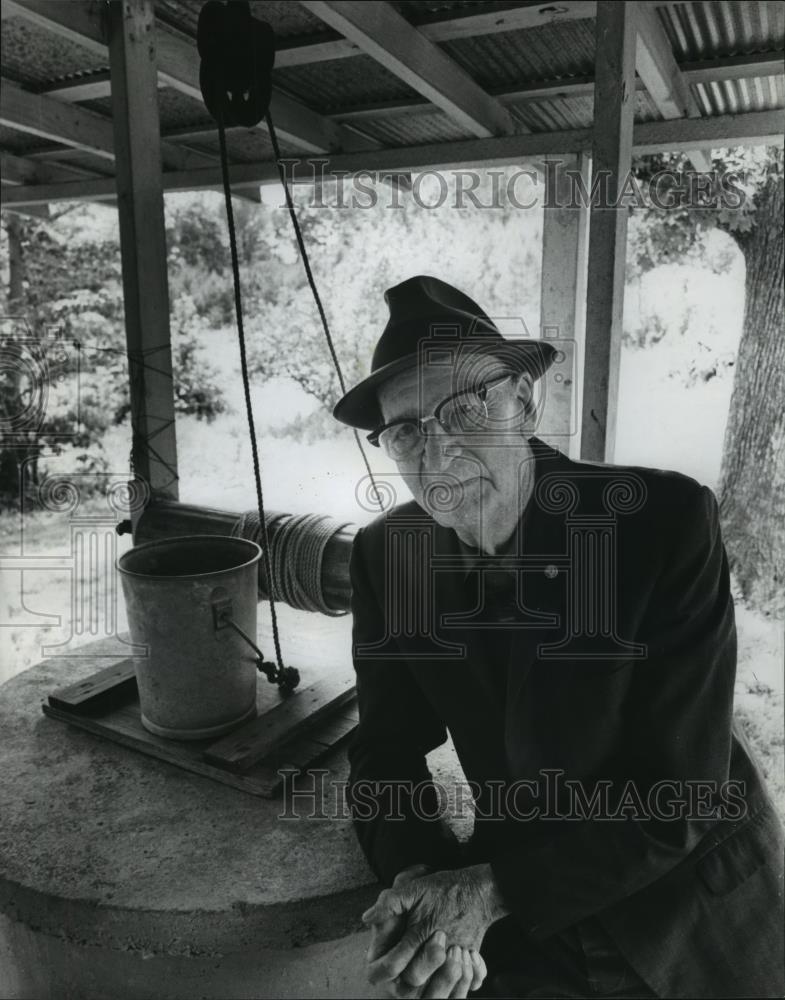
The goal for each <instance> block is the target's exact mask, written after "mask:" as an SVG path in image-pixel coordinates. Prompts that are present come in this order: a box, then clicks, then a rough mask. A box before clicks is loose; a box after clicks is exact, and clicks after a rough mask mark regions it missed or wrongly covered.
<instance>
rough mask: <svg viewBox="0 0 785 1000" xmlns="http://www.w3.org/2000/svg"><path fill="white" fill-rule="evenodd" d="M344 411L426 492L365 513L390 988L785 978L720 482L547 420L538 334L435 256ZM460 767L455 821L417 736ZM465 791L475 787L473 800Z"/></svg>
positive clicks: (411, 992) (777, 992) (368, 700)
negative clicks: (718, 496) (613, 457)
mask: <svg viewBox="0 0 785 1000" xmlns="http://www.w3.org/2000/svg"><path fill="white" fill-rule="evenodd" d="M385 298H386V301H387V303H388V305H389V308H390V319H389V322H388V324H387V326H386V328H385V330H384V332H383V334H382V336H381V338H380V340H379V342H378V345H377V348H376V351H375V353H374V357H373V362H372V372H371V375H370V377H369V378H367V379H365V380H364V381H363V382H361V383H360V384H359V385H357V386H355V387H354V388H353V389H352V390H351V391H350V392H348V393H347V394H346V395H345V396H344V397H343V399H341V400H340V402H339V403H338V405H337V406H336V408H335V416H336V418H337V419H339V420H341V421H343V422H345V423H347V424H349V425H351V426H353V427H357V428H362V429H364V430H366V431H370V435H369V440H370V441H371V443H372V444H375V445H378V446H379V447H381V448H383V449H384V450H385V451H386V453H387V454H388V455H389V456H390V457H391V458H392V459H393V460H394V461H395V463H396V464H397V467H398V470H399V473H400V476H401V478H402V480H403V481H404V482H405V484H406V486H407V487H408V488H409V490H410V491H411V493H412V495H413V497H414V500H413V501H412V502H409V503H405V504H402V505H399V506H397V507H395V508H393V509H391V510H388V511H387V512H386V513H384V514H383V515H381V516H379V517H378V518H377V519H376V520H375V521H374V522H372V523H371V524H370V525H368V526H367V527H365V528H363V529H361V530H360V532H359V533H358V535H357V538H356V541H355V544H354V549H353V554H352V561H351V577H352V588H353V601H352V612H353V616H354V632H353V641H354V648H353V652H354V664H355V669H356V674H357V690H358V696H359V705H360V724H359V726H358V729H357V731H356V734H355V737H354V739H353V742H352V744H351V746H350V750H349V757H350V765H351V772H350V781H349V795H348V797H349V802H350V805H351V808H352V813H353V817H354V824H355V828H356V831H357V835H358V837H359V841H360V844H361V846H362V848H363V851H364V852H365V855H366V857H367V858H368V861H369V863H370V865H371V867H372V868H373V870H374V872H375V873H376V874H377V876H378V877H379V878H380V879H381V880H382V882H384V883H385V885H386V886H387V887H388V888H386V889H384V890H383V891H382V892H381V894H380V896H379V898H378V900H377V902H376V903H375V904H374V906H372V907H371V908H370V910H368V911H367V912H366V913H365V914H364V915H363V919H364V920H365V922H366V923H367V924H368V926H369V927H370V928H371V943H370V948H369V952H368V962H369V965H368V976H369V979H370V981H371V982H372V983H375V984H380V985H383V986H384V988H385V989H386V991H387V992H388V993H389V994H390V995H393V996H401V997H415V996H417V997H419V996H434V997H438V996H442V997H447V996H455V997H465V996H467V994H468V993H469V992H471V991H477V993H476V995H483V996H515V997H535V996H536V997H546V996H560V997H580V996H595V995H597V996H613V997H622V996H648V997H651V996H662V997H688V996H690V997H692V996H696V997H697V996H700V997H720V996H722V997H728V996H752V995H756V996H781V995H782V992H783V987H784V985H785V984H783V932H782V927H783V921H782V853H783V852H782V844H783V841H782V829H781V826H780V824H779V821H778V819H777V816H776V813H775V811H774V809H773V806H772V803H771V801H770V800H769V798H768V795H767V793H766V789H765V784H764V781H763V779H762V777H761V775H760V772H759V771H758V769H757V767H756V765H755V764H754V762H753V760H752V757H751V755H750V752H749V748H748V747H747V745H746V743H745V741H744V738H743V736H742V734H741V733H740V732H738V731H737V729H736V728H735V726H734V725H733V720H732V708H733V687H734V675H735V664H736V640H735V626H734V612H733V602H732V598H731V595H730V590H729V577H728V567H727V560H726V557H725V553H724V549H723V545H722V540H721V537H720V528H719V522H718V511H717V504H716V501H715V498H714V496H713V494H712V493H711V491H710V490H709V489H707V488H706V487H702V486H700V485H699V484H698V483H696V482H695V481H694V480H692V479H689V478H688V477H685V476H683V475H679V474H677V473H673V472H662V471H657V470H651V469H644V468H623V467H619V466H605V465H601V464H589V463H582V462H581V463H579V462H573V461H570V460H569V459H568V458H566V457H565V456H564V455H562V454H561V453H560V452H559V451H557V450H555V449H553V448H551V447H548V446H546V445H545V444H544V443H543V442H542V441H540V440H539V439H538V438H537V437H535V436H534V434H533V430H534V428H535V422H536V415H537V408H536V406H535V402H534V389H535V387H536V383H537V380H538V379H539V378H540V377H541V376H542V375H543V374H544V373H545V371H546V370H547V369H548V367H549V366H550V365H551V364H552V362H553V358H554V353H555V352H554V348H553V346H552V345H551V344H550V343H548V342H546V341H534V340H517V341H512V340H507V339H505V338H503V337H502V336H501V334H500V333H499V331H498V330H497V328H496V327H495V325H494V324H493V322H492V321H491V320H490V319H489V318H488V316H487V315H486V314H485V313H484V312H483V311H482V310H481V309H480V307H479V306H478V305H477V304H476V303H475V302H474V301H472V299H471V298H469V297H468V296H467V295H465V294H463V293H462V292H460V291H459V290H458V289H456V288H453V287H452V286H451V285H449V284H447V283H445V282H443V281H440V280H438V279H436V278H432V277H428V276H418V277H414V278H411V279H409V280H407V281H404V282H403V283H402V284H400V285H397V286H396V287H394V288H391V289H389V290H388V292H387V293H386V296H385ZM448 731H449V734H450V736H451V737H452V740H453V743H454V746H455V750H456V752H457V755H458V758H459V760H460V764H461V766H462V768H463V771H464V774H465V777H466V786H467V787H468V788H469V789H470V792H471V795H470V796H469V798H470V799H471V801H472V805H473V809H474V830H473V834H472V837H471V839H470V840H469V841H468V843H460V842H459V841H458V840H457V838H456V837H455V835H454V834H453V833H452V831H451V828H450V826H449V824H448V823H447V822H445V819H444V817H443V816H442V815H441V812H442V811H443V810H442V809H441V808H440V807H441V805H442V803H441V801H440V797H439V795H438V789H437V787H436V785H435V784H434V783H433V781H432V777H431V774H430V772H429V770H428V767H427V763H426V754H427V753H428V752H429V751H431V750H433V749H434V748H435V747H438V746H439V745H441V744H442V743H444V742H445V740H446V738H447V732H448ZM459 798H460V796H459Z"/></svg>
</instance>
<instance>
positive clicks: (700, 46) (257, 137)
mask: <svg viewBox="0 0 785 1000" xmlns="http://www.w3.org/2000/svg"><path fill="white" fill-rule="evenodd" d="M155 4H156V7H155V9H156V15H157V16H158V17H159V18H160V20H161V21H162V22H165V23H167V24H169V25H171V26H174V27H176V28H177V29H178V30H181V31H183V32H184V33H185V34H186V35H188V36H190V37H193V36H194V34H195V32H196V26H197V21H198V15H199V11H200V9H201V6H202V0H155ZM393 6H394V7H395V8H396V9H398V10H399V11H400V12H401V13H402V14H403V15H404V17H406V18H407V19H408V20H409V21H410V22H411V23H413V24H422V23H424V22H433V21H434V19H439V18H445V17H448V16H449V15H450V13H451V12H452V13H454V14H457V13H461V14H463V13H474V12H488V11H492V12H496V11H503V10H508V9H510V8H512V7H519V6H520V4H519V3H515V2H512V0H511V2H500V3H497V2H493V3H488V2H484V0H396V2H394V4H393ZM252 7H253V9H254V12H255V14H256V16H260V17H262V18H263V19H265V20H268V21H269V22H270V23H271V24H272V25H273V27H274V29H275V31H276V33H277V35H278V36H279V38H281V39H286V41H287V44H288V45H289V46H291V45H292V44H296V43H297V41H298V40H299V41H301V42H302V43H303V44H305V43H310V42H313V41H314V40H315V39H322V38H323V39H332V38H335V37H336V33H335V32H334V31H332V30H331V29H330V28H328V27H327V26H326V25H325V24H324V23H323V22H322V21H320V20H319V19H318V18H317V17H315V16H314V15H313V14H311V13H310V12H309V11H307V10H306V9H305V8H304V7H303V6H302V5H301V4H299V3H296V2H292V0H253V3H252ZM657 16H658V17H659V18H660V20H661V22H662V24H663V27H664V30H665V32H666V35H667V37H668V38H669V40H670V43H671V45H672V47H673V52H674V56H675V58H676V60H677V61H678V62H690V63H700V62H701V61H705V60H712V59H721V58H723V57H727V56H739V55H742V56H743V55H753V54H756V53H774V52H777V51H778V50H782V49H783V48H785V3H782V2H770V0H755V2H753V0H750V2H741V0H728V2H722V0H692V2H687V3H672V4H657ZM438 44H440V45H441V47H442V49H443V50H444V52H445V53H446V54H447V55H449V56H450V57H451V59H453V60H454V61H455V63H457V64H458V65H459V66H460V67H462V68H463V69H464V70H465V71H466V72H467V73H468V74H469V75H470V76H471V77H472V78H473V79H474V80H475V81H477V83H478V84H479V85H480V86H481V87H483V88H485V89H486V90H487V91H488V92H490V93H492V94H500V93H505V92H514V91H516V89H518V88H524V87H526V86H527V85H533V84H534V85H536V84H541V83H543V82H546V81H547V82H552V81H556V80H560V81H564V82H565V83H567V82H569V81H570V80H576V79H588V80H590V79H591V77H592V76H593V74H594V46H595V43H594V21H593V19H583V20H572V19H568V20H564V21H558V22H552V23H550V24H542V25H539V26H537V27H534V28H530V29H526V30H521V29H518V30H515V31H496V32H494V33H490V34H485V35H477V36H474V37H460V38H455V39H452V40H450V41H446V42H441V43H438ZM194 56H195V57H196V58H198V57H197V56H196V52H195V51H194ZM0 59H2V72H3V75H4V76H5V77H6V78H8V79H11V80H13V81H15V82H17V83H18V84H19V85H21V86H23V87H25V88H28V89H30V90H32V91H34V92H40V91H42V90H46V89H47V88H48V87H49V86H51V85H53V84H56V83H58V82H60V81H62V80H65V79H69V78H70V79H73V78H81V77H85V76H87V77H89V75H90V74H91V73H94V72H95V71H98V70H102V69H103V70H105V69H106V68H107V67H106V62H107V60H106V57H105V56H102V55H96V54H93V53H91V52H90V51H89V49H87V48H85V47H82V46H80V45H78V44H74V43H73V42H71V41H69V40H67V39H64V38H62V37H60V36H59V35H58V34H57V32H56V31H54V30H47V29H45V28H43V27H41V26H39V25H38V24H33V23H31V22H29V21H27V20H26V19H24V18H20V17H10V18H7V19H6V20H4V21H3V32H2V38H0ZM752 72H753V71H752V70H750V73H752ZM274 84H275V86H276V87H277V88H279V89H280V90H282V91H283V92H284V93H286V94H289V95H291V96H292V97H293V98H294V99H296V100H299V101H301V102H302V103H303V104H304V105H306V107H308V108H310V109H312V110H313V111H316V112H318V113H321V114H325V115H335V114H340V112H343V111H349V110H351V109H355V108H366V109H367V108H369V107H370V108H374V107H375V106H377V105H384V104H391V105H398V109H397V111H396V110H393V111H392V112H388V111H385V110H384V109H378V111H377V112H376V117H367V116H365V117H363V118H362V119H359V120H357V121H356V122H355V123H354V124H355V125H356V127H357V128H359V129H360V130H362V131H363V132H364V133H366V134H367V135H369V136H371V137H373V138H374V139H376V140H377V141H379V142H380V143H382V144H383V145H385V146H401V145H416V144H426V143H438V142H452V141H456V140H459V139H462V138H465V137H466V135H467V133H466V132H465V131H464V130H463V129H462V128H461V127H460V126H458V125H456V124H455V122H454V121H452V120H451V119H450V118H449V117H448V116H447V115H446V114H445V113H443V112H442V111H440V110H438V109H437V108H435V107H434V106H432V105H429V104H427V103H424V99H423V97H422V96H421V95H420V94H419V93H417V92H416V91H415V90H413V89H412V88H411V87H410V86H409V85H408V84H407V83H404V82H403V81H402V80H401V79H399V77H398V76H396V75H394V74H393V73H392V72H390V71H389V70H387V69H385V68H384V67H383V66H381V65H380V64H379V63H378V62H377V61H376V60H374V59H373V58H371V57H370V56H366V55H362V54H360V55H352V56H348V57H346V58H340V59H332V60H326V61H322V62H315V63H311V64H305V65H295V66H288V67H282V68H279V69H277V70H275V71H274ZM692 90H693V93H694V94H695V96H696V99H697V101H698V105H699V107H700V109H701V112H702V113H703V114H704V115H709V116H711V115H724V114H738V113H744V112H747V111H764V110H770V109H773V108H782V107H785V76H783V74H782V73H780V74H778V75H776V76H759V77H753V76H750V77H748V78H743V79H730V80H723V81H721V82H712V83H701V84H694V85H693V86H692ZM409 102H411V103H412V104H413V105H414V107H412V108H411V109H406V110H404V112H403V113H401V110H400V106H401V105H407V104H408V103H409ZM505 103H506V104H507V106H508V107H509V109H510V111H511V113H512V114H513V115H514V116H515V117H516V118H517V119H518V120H519V121H520V122H522V123H523V124H524V125H525V126H526V127H527V128H529V129H531V130H532V131H534V132H543V131H551V130H563V129H583V128H589V127H590V126H591V123H592V118H593V99H592V97H591V96H590V94H589V95H586V96H563V97H558V96H555V95H554V94H552V93H549V94H548V95H547V99H536V100H532V99H528V100H524V99H522V98H521V99H516V100H513V101H509V100H508V99H506V98H505ZM82 106H84V107H86V108H88V109H91V110H93V111H95V112H97V113H99V114H103V115H105V116H108V115H110V114H111V100H110V99H109V98H102V99H99V100H93V101H90V102H87V103H85V104H84V105H82ZM159 115H160V120H161V126H162V130H163V131H164V132H171V131H178V130H189V129H192V128H193V129H198V128H200V127H201V126H203V125H206V124H208V123H210V124H211V122H210V119H209V116H208V115H207V113H206V111H205V109H204V107H203V106H202V104H201V102H200V101H199V100H197V99H194V98H191V97H188V96H186V95H183V94H182V93H180V92H179V91H176V90H173V89H170V88H161V90H159ZM659 117H660V115H659V112H658V110H657V108H656V107H655V105H654V104H653V102H652V101H651V99H650V98H649V96H648V94H646V93H645V92H643V91H638V92H637V93H636V98H635V118H636V121H639V122H643V121H652V120H657V119H659ZM187 142H188V145H189V146H193V147H196V146H198V147H201V148H204V149H205V150H206V151H209V152H217V149H218V140H217V135H216V134H215V133H207V134H206V135H205V136H199V137H197V138H191V139H188V140H187ZM228 142H229V155H230V158H231V159H233V160H236V161H238V162H247V161H251V160H258V159H270V158H271V157H272V150H271V149H270V144H269V140H268V139H267V138H266V136H265V134H264V133H263V131H258V130H257V131H255V132H253V133H246V132H240V131H238V132H232V133H230V135H229V139H228ZM0 148H2V149H6V150H9V151H11V152H16V153H26V152H29V151H31V150H41V149H47V148H48V149H52V148H57V147H56V146H55V144H53V143H47V142H45V141H43V140H41V139H38V138H37V137H35V136H32V135H26V134H24V133H22V132H21V131H19V130H17V129H8V128H2V129H0ZM282 150H283V152H284V154H285V155H290V154H297V153H298V150H299V147H295V146H292V145H289V144H287V143H283V144H282ZM85 158H86V159H85V163H87V162H89V161H90V155H89V154H85ZM93 160H94V158H93ZM71 162H75V161H73V160H72V161H71Z"/></svg>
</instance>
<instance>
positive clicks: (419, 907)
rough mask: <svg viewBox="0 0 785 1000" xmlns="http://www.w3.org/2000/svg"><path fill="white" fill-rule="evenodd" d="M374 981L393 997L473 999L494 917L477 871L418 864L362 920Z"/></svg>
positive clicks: (371, 978)
mask: <svg viewBox="0 0 785 1000" xmlns="http://www.w3.org/2000/svg"><path fill="white" fill-rule="evenodd" d="M362 919H363V922H364V923H365V924H366V925H369V926H370V927H371V945H370V947H369V949H368V954H367V959H368V979H369V981H370V982H371V983H374V984H377V985H381V984H385V985H386V987H387V992H388V994H389V995H390V996H394V997H403V998H410V997H466V995H467V994H468V993H469V991H470V990H476V989H479V987H480V985H481V983H482V981H483V980H484V979H485V976H486V968H485V962H484V961H483V959H482V956H481V955H480V945H481V944H482V939H483V937H484V936H485V932H486V930H487V929H488V927H489V926H490V924H491V923H492V922H493V920H494V914H493V913H492V911H491V907H490V905H489V901H488V899H487V896H486V893H485V892H484V891H483V882H482V879H481V878H480V877H479V874H478V871H477V869H474V868H462V869H459V870H457V871H439V872H431V871H430V869H429V868H428V867H427V866H426V865H416V866H414V867H412V868H407V869H405V870H404V871H403V872H401V873H400V874H399V875H398V876H397V877H396V879H395V881H394V882H393V886H392V888H391V889H385V890H383V891H382V892H381V893H380V895H379V898H378V899H377V901H376V903H374V905H373V906H372V907H370V909H368V910H366V911H365V913H364V914H363V915H362Z"/></svg>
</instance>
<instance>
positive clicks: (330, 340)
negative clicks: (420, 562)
mask: <svg viewBox="0 0 785 1000" xmlns="http://www.w3.org/2000/svg"><path fill="white" fill-rule="evenodd" d="M265 121H266V122H267V128H268V130H269V132H270V141H271V142H272V144H273V153H274V155H275V162H276V165H277V167H278V174H279V175H280V178H281V184H282V185H283V190H284V195H285V196H286V207H287V208H288V210H289V218H290V219H291V220H292V226H293V227H294V235H295V236H296V237H297V246H298V247H299V248H300V257H301V258H302V262H303V267H304V268H305V276H306V278H307V279H308V284H309V285H310V286H311V292H312V293H313V297H314V301H315V302H316V308H317V309H318V310H319V317H320V319H321V321H322V327H323V329H324V336H325V339H326V340H327V347H328V348H329V350H330V356H331V357H332V361H333V365H334V366H335V371H336V374H337V375H338V384H339V385H340V387H341V392H342V393H343V395H346V383H345V382H344V378H343V372H342V371H341V363H340V362H339V360H338V355H337V354H336V351H335V345H334V344H333V338H332V335H331V334H330V327H329V325H328V323H327V315H326V313H325V311H324V306H323V305H322V300H321V298H320V296H319V292H318V290H317V288H316V282H315V281H314V277H313V272H312V271H311V262H310V261H309V259H308V251H307V250H306V249H305V240H304V239H303V234H302V231H301V230H300V223H299V221H298V219H297V213H296V212H295V210H294V202H293V201H292V195H291V193H290V191H289V185H288V184H287V183H286V171H285V170H284V168H283V165H282V163H281V149H280V146H279V145H278V136H277V135H276V134H275V126H274V125H273V119H272V117H271V115H270V112H269V111H268V112H267V114H266V115H265ZM353 432H354V440H355V441H356V442H357V447H358V448H359V449H360V454H361V455H362V457H363V462H364V463H365V469H366V472H367V473H368V477H369V479H370V480H371V486H372V487H373V492H374V496H375V497H376V502H377V504H378V505H379V510H380V511H382V513H384V501H383V499H382V495H381V493H380V492H379V488H378V487H377V485H376V480H375V479H374V478H373V472H371V466H370V463H369V462H368V456H367V455H366V454H365V449H364V448H363V445H362V441H361V440H360V435H359V433H358V432H357V428H356V427H355V428H353Z"/></svg>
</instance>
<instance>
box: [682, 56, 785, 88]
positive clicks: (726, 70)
mask: <svg viewBox="0 0 785 1000" xmlns="http://www.w3.org/2000/svg"><path fill="white" fill-rule="evenodd" d="M783 63H785V51H783V50H782V49H778V50H775V51H772V52H753V53H750V54H749V55H739V56H722V57H721V58H720V59H700V60H693V61H691V62H683V63H679V69H680V70H681V75H682V76H683V77H684V79H685V80H686V81H687V83H689V84H691V85H692V86H696V85H697V84H699V83H717V82H718V81H720V80H744V79H747V78H749V77H760V76H782V75H783V73H784V72H785V66H783Z"/></svg>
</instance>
